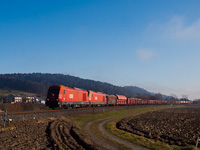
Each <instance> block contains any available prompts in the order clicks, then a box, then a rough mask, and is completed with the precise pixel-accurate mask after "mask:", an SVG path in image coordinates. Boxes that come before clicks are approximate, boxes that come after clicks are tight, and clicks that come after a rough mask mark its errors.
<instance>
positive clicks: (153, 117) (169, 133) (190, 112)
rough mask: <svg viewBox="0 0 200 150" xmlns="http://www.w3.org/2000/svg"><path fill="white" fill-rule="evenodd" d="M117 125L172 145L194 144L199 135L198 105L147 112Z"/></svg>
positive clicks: (199, 111)
mask: <svg viewBox="0 0 200 150" xmlns="http://www.w3.org/2000/svg"><path fill="white" fill-rule="evenodd" d="M117 127H118V128H119V129H122V130H125V131H128V132H131V133H134V134H137V135H140V136H145V137H147V138H151V139H155V140H159V141H162V142H165V143H169V144H172V145H174V144H175V145H181V146H186V145H195V144H196V140H197V137H198V136H199V135H200V107H187V108H176V109H167V110H160V111H155V112H148V113H145V114H142V115H139V116H135V117H132V118H126V119H123V120H121V121H120V122H118V123H117Z"/></svg>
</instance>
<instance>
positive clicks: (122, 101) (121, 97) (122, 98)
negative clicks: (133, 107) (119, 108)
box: [116, 95, 127, 105]
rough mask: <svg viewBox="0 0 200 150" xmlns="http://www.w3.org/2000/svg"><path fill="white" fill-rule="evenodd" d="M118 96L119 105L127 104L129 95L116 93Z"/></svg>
mask: <svg viewBox="0 0 200 150" xmlns="http://www.w3.org/2000/svg"><path fill="white" fill-rule="evenodd" d="M116 96H117V105H126V104H127V97H126V96H124V95H116Z"/></svg>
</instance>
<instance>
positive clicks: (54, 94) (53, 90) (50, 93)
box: [48, 89, 60, 96]
mask: <svg viewBox="0 0 200 150" xmlns="http://www.w3.org/2000/svg"><path fill="white" fill-rule="evenodd" d="M59 90H60V89H49V91H48V95H49V96H56V95H58V94H59Z"/></svg>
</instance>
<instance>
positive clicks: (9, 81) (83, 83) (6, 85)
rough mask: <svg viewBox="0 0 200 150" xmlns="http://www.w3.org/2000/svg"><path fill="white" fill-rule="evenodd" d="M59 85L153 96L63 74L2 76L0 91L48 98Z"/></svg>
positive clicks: (104, 91)
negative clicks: (54, 86) (16, 91)
mask: <svg viewBox="0 0 200 150" xmlns="http://www.w3.org/2000/svg"><path fill="white" fill-rule="evenodd" d="M57 84H62V85H66V86H71V87H78V88H83V89H86V90H93V91H99V92H103V93H106V94H121V95H126V96H127V97H135V96H136V95H151V94H150V93H149V92H148V91H146V90H144V89H142V88H139V87H135V86H134V87H133V86H129V87H120V86H115V85H112V84H109V83H104V82H100V81H94V80H88V79H81V78H79V77H74V76H70V75H63V74H49V73H30V74H16V73H15V74H1V75H0V89H3V90H18V91H24V92H30V93H36V94H38V95H40V96H46V93H47V90H48V87H49V86H51V85H57Z"/></svg>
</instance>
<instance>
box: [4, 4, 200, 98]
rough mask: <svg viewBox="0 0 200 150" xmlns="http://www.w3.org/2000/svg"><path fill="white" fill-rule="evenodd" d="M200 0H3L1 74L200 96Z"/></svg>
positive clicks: (179, 95) (190, 96)
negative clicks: (65, 78) (52, 75)
mask: <svg viewBox="0 0 200 150" xmlns="http://www.w3.org/2000/svg"><path fill="white" fill-rule="evenodd" d="M199 6H200V1H199V0H176V1H174V0H165V1H164V0H163V1H162V0H63V1H51V0H48V1H47V0H46V1H45V0H42V1H39V0H34V1H25V0H24V1H20V0H19V1H14V0H13V1H4V0H0V52H1V53H0V54H1V55H0V64H1V65H0V73H2V74H4V73H32V72H42V73H63V74H69V75H74V76H78V77H81V78H85V79H92V80H98V81H102V82H108V83H111V84H114V85H118V86H126V85H133V86H139V87H142V88H145V89H146V90H148V91H151V92H161V93H162V94H167V95H171V94H176V95H177V96H178V97H182V95H187V96H188V97H189V98H190V99H196V98H200V80H199V76H200V69H199V64H200V59H199V56H200V9H199Z"/></svg>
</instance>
